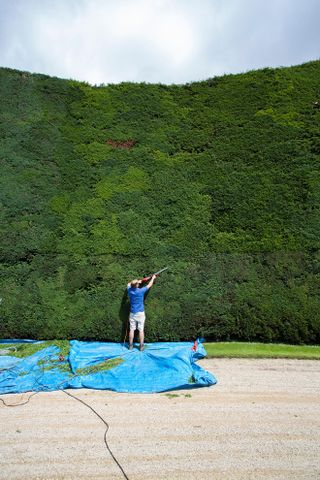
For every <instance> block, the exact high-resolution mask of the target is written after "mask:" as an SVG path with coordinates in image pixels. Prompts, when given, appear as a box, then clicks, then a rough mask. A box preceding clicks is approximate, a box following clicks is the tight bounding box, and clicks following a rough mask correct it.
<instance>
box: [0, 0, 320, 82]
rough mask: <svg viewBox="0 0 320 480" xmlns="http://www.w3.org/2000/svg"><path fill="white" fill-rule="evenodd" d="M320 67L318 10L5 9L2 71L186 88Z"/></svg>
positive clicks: (169, 4) (170, 2)
mask: <svg viewBox="0 0 320 480" xmlns="http://www.w3.org/2000/svg"><path fill="white" fill-rule="evenodd" d="M319 57H320V0H0V66H3V67H10V68H16V69H19V70H27V71H30V72H36V73H45V74H48V75H54V76H58V77H62V78H73V79H76V80H85V81H87V82H89V83H91V84H97V85H99V84H101V83H104V84H107V83H118V82H122V81H133V82H142V81H144V82H149V83H158V82H160V83H167V84H170V83H186V82H191V81H197V80H204V79H207V78H210V77H214V76H216V75H223V74H224V73H238V72H245V71H247V70H252V69H257V68H262V67H267V66H269V67H276V66H289V65H296V64H300V63H304V62H307V61H309V60H316V59H319Z"/></svg>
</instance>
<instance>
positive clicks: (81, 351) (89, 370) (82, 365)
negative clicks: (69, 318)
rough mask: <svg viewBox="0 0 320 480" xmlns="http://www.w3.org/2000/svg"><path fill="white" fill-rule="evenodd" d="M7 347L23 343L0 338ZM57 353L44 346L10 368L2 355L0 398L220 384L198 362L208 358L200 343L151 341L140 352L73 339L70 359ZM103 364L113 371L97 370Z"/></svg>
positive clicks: (51, 348)
mask: <svg viewBox="0 0 320 480" xmlns="http://www.w3.org/2000/svg"><path fill="white" fill-rule="evenodd" d="M20 342H23V341H20ZM5 343H11V344H12V343H17V344H19V340H15V341H8V340H5V341H1V340H0V351H1V349H3V350H4V349H6V345H5ZM38 343H39V342H38ZM1 344H2V345H1ZM59 353H60V350H59V347H58V346H53V345H51V346H46V344H45V343H44V348H42V349H40V350H39V351H37V352H36V353H34V354H33V355H31V356H29V357H26V358H22V359H20V358H16V357H14V355H13V356H12V355H11V356H10V357H9V358H10V359H11V364H10V361H9V362H8V360H6V358H8V357H7V356H1V355H0V394H3V393H18V392H26V391H49V390H59V389H65V388H94V389H99V390H114V391H116V392H132V393H153V392H163V391H167V390H173V389H178V388H194V387H200V386H210V385H214V384H215V383H216V379H215V377H214V376H213V375H212V374H211V373H209V372H207V371H205V370H204V369H203V368H201V367H200V366H199V365H197V364H196V361H197V360H198V359H200V358H203V357H204V356H205V355H206V352H205V349H204V347H203V345H202V344H201V343H200V342H196V343H193V342H160V343H149V344H146V345H145V350H144V351H143V352H140V351H139V349H138V348H134V349H133V350H131V351H130V350H128V348H127V346H125V345H123V344H120V343H103V342H80V341H77V340H73V341H71V342H70V351H69V356H68V357H67V358H63V357H61V356H59ZM108 362H109V364H108ZM101 366H102V368H108V367H109V366H110V368H109V369H105V370H100V371H96V370H98V369H99V367H100V368H101ZM97 367H98V368H97Z"/></svg>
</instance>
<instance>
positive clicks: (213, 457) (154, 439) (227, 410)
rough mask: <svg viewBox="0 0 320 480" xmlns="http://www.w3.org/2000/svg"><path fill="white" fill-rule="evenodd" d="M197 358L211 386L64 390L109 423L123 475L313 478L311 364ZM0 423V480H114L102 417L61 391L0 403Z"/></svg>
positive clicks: (318, 436)
mask: <svg viewBox="0 0 320 480" xmlns="http://www.w3.org/2000/svg"><path fill="white" fill-rule="evenodd" d="M200 364H201V365H202V366H203V367H204V368H206V369H208V370H209V371H211V372H212V373H213V374H214V375H216V377H217V379H218V384H217V385H215V386H213V387H210V388H200V389H195V390H189V391H187V390H179V391H177V392H171V393H170V394H163V393H162V394H152V395H142V394H124V393H114V392H108V391H95V390H84V389H83V390H72V391H71V393H72V394H74V395H76V396H78V397H79V398H81V399H83V400H85V401H86V402H88V403H90V405H91V406H92V407H94V408H95V409H96V410H97V411H98V412H99V413H100V414H101V415H102V416H103V417H104V418H105V419H106V420H107V422H108V423H109V424H110V429H109V432H108V435H107V439H108V443H109V446H110V448H111V449H112V451H113V453H114V455H115V456H116V457H117V459H118V460H119V462H120V463H121V464H122V466H123V468H124V470H125V472H126V474H127V476H128V478H129V479H130V480H138V479H139V480H158V479H168V480H177V479H179V480H180V479H181V480H191V479H192V480H194V479H195V478H200V479H201V480H216V479H217V480H242V479H243V480H244V479H245V480H250V479H252V480H253V479H254V480H259V479H268V480H271V479H272V480H273V479H274V480H276V479H277V480H300V479H301V480H302V479H314V480H316V479H317V480H318V479H319V478H320V362H319V361H311V360H247V359H246V360H240V359H216V360H202V361H201V362H200ZM173 394H175V395H178V396H172V395H173ZM28 396H29V394H24V395H22V399H24V400H25V399H27V398H28ZM2 398H5V400H6V402H8V403H19V401H21V395H6V396H3V397H2ZM0 425H1V428H0V479H1V480H15V479H23V480H29V479H33V480H35V479H37V480H39V479H41V480H42V479H43V480H44V479H45V480H48V479H50V480H53V479H59V480H60V479H65V480H67V479H68V480H71V479H77V480H79V479H88V480H89V479H90V480H93V479H104V480H108V479H110V480H111V479H112V480H118V479H123V478H124V476H123V474H122V473H121V471H120V470H119V468H118V466H117V465H116V464H115V462H114V461H113V460H112V458H111V456H110V454H109V453H108V451H107V449H106V446H105V444H104V441H103V435H104V431H105V427H104V425H103V423H102V422H101V421H100V420H99V419H98V418H97V417H96V416H95V415H94V414H93V413H92V412H91V411H90V410H89V409H88V408H86V407H85V406H84V405H82V404H81V403H79V402H77V401H76V400H74V399H72V398H70V397H68V396H66V395H65V394H64V393H63V392H51V393H40V394H39V395H36V396H34V397H33V398H31V400H30V402H29V403H28V404H27V405H25V406H20V407H17V408H5V407H3V406H2V405H1V404H0Z"/></svg>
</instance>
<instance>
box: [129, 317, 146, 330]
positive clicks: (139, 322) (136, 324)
mask: <svg viewBox="0 0 320 480" xmlns="http://www.w3.org/2000/svg"><path fill="white" fill-rule="evenodd" d="M145 319H146V314H145V313H144V312H138V313H132V312H130V315H129V322H130V330H136V329H138V330H139V332H141V331H143V329H144V322H145Z"/></svg>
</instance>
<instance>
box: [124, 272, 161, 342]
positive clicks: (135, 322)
mask: <svg viewBox="0 0 320 480" xmlns="http://www.w3.org/2000/svg"><path fill="white" fill-rule="evenodd" d="M155 279H156V275H152V277H151V280H150V282H149V283H148V285H146V286H145V287H141V288H139V286H140V284H141V283H142V280H137V279H135V280H132V282H130V283H128V285H127V291H128V295H129V299H130V315H129V323H130V332H129V350H132V348H133V337H134V331H135V330H136V329H138V330H139V340H140V350H141V351H142V350H143V348H144V322H145V320H146V315H145V311H144V296H145V294H146V292H147V291H148V290H149V288H151V287H152V285H153V284H154V281H155Z"/></svg>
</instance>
